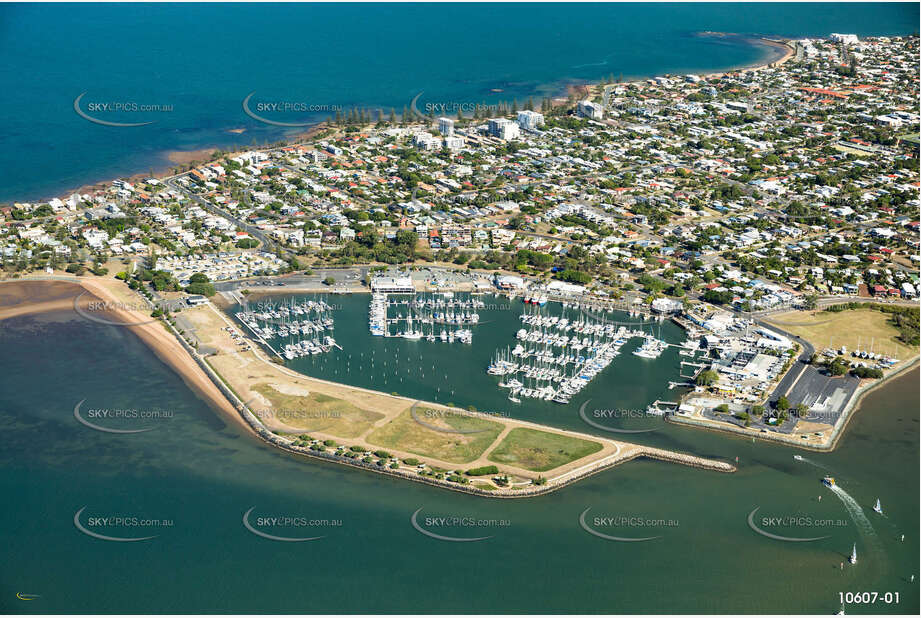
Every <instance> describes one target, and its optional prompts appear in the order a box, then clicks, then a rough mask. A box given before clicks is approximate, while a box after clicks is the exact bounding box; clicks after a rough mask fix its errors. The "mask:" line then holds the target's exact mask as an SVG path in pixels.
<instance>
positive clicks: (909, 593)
mask: <svg viewBox="0 0 921 618" xmlns="http://www.w3.org/2000/svg"><path fill="white" fill-rule="evenodd" d="M345 325H346V322H345V321H340V323H339V326H338V327H337V339H338V340H339V341H340V342H347V341H348V339H349V337H348V336H347V335H346V333H345V330H346V328H345ZM484 326H488V325H484ZM355 328H356V330H358V331H360V332H362V333H366V332H367V331H366V328H367V327H366V322H365V321H364V320H362V321H361V322H359V323H357V324H356V326H355ZM663 330H664V329H663ZM355 337H356V338H358V337H359V335H358V334H356V335H355ZM484 341H485V340H484ZM388 343H391V342H388ZM403 343H409V342H403ZM486 343H487V344H490V343H491V342H486ZM476 346H477V339H476V337H475V339H474V345H473V346H472V347H474V348H475V347H476ZM453 347H455V346H445V349H446V350H450V349H451V348H453ZM0 349H2V350H3V351H4V353H3V354H2V355H0V423H2V426H3V428H4V440H3V448H2V450H0V491H2V492H3V495H4V496H5V500H4V507H5V508H3V509H0V530H2V532H0V536H2V541H3V545H4V550H5V551H4V564H3V567H2V570H0V611H4V612H7V613H9V612H35V613H45V612H77V613H80V612H83V613H115V612H154V613H159V612H220V611H225V612H227V611H230V612H283V613H287V612H382V613H388V612H420V613H427V612H434V613H440V612H454V613H472V612H509V613H517V612H587V613H594V612H637V613H655V612H718V613H722V612H739V613H762V612H793V613H800V612H809V613H819V614H823V613H824V614H828V613H832V612H834V611H837V609H838V608H839V604H838V600H837V599H838V593H839V591H855V592H856V591H878V592H886V591H893V592H895V591H898V592H899V593H900V601H901V603H900V604H899V605H897V606H896V605H889V606H885V605H879V604H878V605H875V606H873V607H872V608H869V611H872V612H874V613H894V612H899V613H910V614H916V613H917V612H918V595H917V587H916V585H917V584H914V585H910V584H909V583H908V581H907V577H908V576H909V575H910V574H912V573H914V574H917V572H918V558H917V556H918V528H917V521H918V516H919V512H918V500H917V486H918V476H917V474H918V472H917V461H918V395H917V393H918V391H917V385H918V372H917V371H914V372H912V373H910V374H909V375H907V376H906V377H905V378H902V379H899V380H897V381H895V382H893V383H892V384H890V385H889V386H887V387H886V388H885V389H883V390H881V391H878V392H876V393H875V394H872V395H871V396H869V397H868V398H867V399H866V401H865V402H864V405H863V408H862V410H861V411H860V412H859V414H858V415H857V417H856V418H855V419H854V420H853V421H852V424H851V426H850V427H849V429H848V432H847V434H846V435H845V437H844V439H843V440H842V442H841V445H840V447H839V448H838V450H837V451H835V452H834V453H831V454H825V455H807V457H808V458H809V459H810V460H812V461H814V462H816V463H817V464H819V465H821V466H824V467H825V468H819V467H816V466H813V465H810V464H808V463H799V462H795V461H794V460H793V459H792V455H793V453H794V451H793V450H792V449H789V448H786V447H780V446H771V445H767V444H761V443H757V444H751V443H748V442H745V441H742V440H738V439H734V438H728V437H724V436H718V435H714V434H710V433H706V432H701V431H696V430H691V429H687V428H682V427H673V426H664V427H663V428H662V429H661V430H660V431H658V432H654V433H652V434H646V436H647V437H646V438H644V439H648V440H653V441H655V442H656V443H657V444H664V445H673V446H675V447H676V448H683V449H687V450H689V451H693V452H697V453H702V454H711V455H715V456H720V457H726V458H728V457H734V456H735V455H738V456H739V457H740V469H739V472H738V473H736V474H733V475H722V474H715V473H709V472H703V471H699V470H693V469H688V468H683V467H680V466H675V465H670V464H664V463H658V462H649V461H636V462H632V463H630V464H627V465H625V466H621V467H618V468H615V469H613V470H609V471H606V472H604V473H601V474H598V475H596V476H593V477H591V478H589V479H587V480H585V481H582V482H580V483H577V484H576V485H573V486H571V487H568V488H565V489H563V490H561V491H559V492H556V493H554V494H551V495H548V496H544V497H540V498H537V499H533V500H514V501H493V500H485V499H479V498H475V497H473V496H467V495H460V494H453V493H450V492H446V491H443V490H439V489H435V488H430V487H427V486H422V485H416V484H411V483H407V482H401V481H398V480H395V479H389V478H384V477H379V476H378V475H374V474H371V473H366V472H362V471H357V470H350V469H344V468H341V467H338V466H335V465H331V464H323V463H318V462H314V461H306V460H299V459H297V458H295V457H292V456H288V455H286V454H282V453H280V452H278V451H276V450H273V449H271V448H269V447H267V446H265V445H263V444H262V443H259V442H256V441H255V440H253V439H251V438H249V437H247V436H245V435H241V434H240V433H239V432H238V430H237V429H235V428H234V427H232V426H230V425H228V424H227V423H226V422H225V421H223V420H222V419H221V418H219V417H218V416H217V415H216V414H215V413H214V412H212V411H211V410H210V409H209V408H208V407H207V406H206V405H205V404H204V403H203V402H202V401H201V400H199V399H198V398H197V397H196V396H195V395H194V394H193V393H191V392H190V391H189V390H188V389H187V388H186V387H185V385H184V384H183V382H182V381H181V380H180V379H179V377H178V376H176V375H175V374H174V373H172V372H171V371H170V370H169V369H168V368H167V367H166V366H165V365H163V364H162V363H161V362H160V361H159V360H158V359H157V358H156V357H155V356H153V355H152V354H151V353H150V352H149V351H148V350H147V349H146V348H145V347H144V346H143V344H142V343H141V342H140V341H139V340H138V339H137V338H136V337H134V336H133V335H131V334H130V333H128V332H127V331H125V330H124V329H120V328H117V327H107V326H102V325H98V324H95V323H88V322H85V321H82V320H79V319H75V318H74V315H73V314H71V313H67V314H61V315H55V314H49V315H46V316H43V317H41V318H20V319H14V320H8V321H4V322H3V330H2V331H0ZM346 350H348V347H346ZM666 364H667V363H666ZM612 368H613V367H612ZM480 371H481V368H477V372H480ZM475 378H476V376H475V375H471V383H470V388H469V390H467V388H466V386H461V387H458V388H456V389H455V390H463V393H456V395H458V396H457V399H458V403H466V401H462V400H461V397H460V396H459V395H464V399H467V396H469V397H470V398H471V399H472V398H473V397H474V395H476V396H479V395H480V393H479V391H483V392H484V393H485V392H486V391H485V389H483V388H481V387H480V386H478V382H476V381H475V380H474V379H475ZM484 378H486V376H485V375H484ZM598 380H602V381H603V383H604V384H607V385H608V386H607V387H605V388H611V389H616V388H618V387H617V385H616V384H615V381H614V380H613V379H612V380H608V377H607V376H605V375H602V376H600V377H599V378H598ZM625 381H626V380H625ZM458 382H459V383H461V384H464V381H463V380H458ZM651 383H652V381H650V380H647V379H646V378H645V377H643V376H641V375H638V374H636V373H634V374H631V375H630V378H629V384H630V385H635V386H636V387H637V388H640V389H643V388H646V389H648V390H646V391H645V392H647V393H649V394H653V395H654V394H655V388H654V387H652V386H651ZM419 388H420V389H421V388H422V386H419ZM620 388H623V389H625V390H629V387H627V386H621V387H620ZM482 396H483V397H486V395H485V394H483V395H482ZM84 399H85V402H84V405H83V407H82V410H83V412H84V414H87V413H89V411H90V410H94V409H101V408H109V409H115V408H121V409H138V410H152V409H158V410H166V411H170V412H171V413H172V417H171V418H167V419H155V420H154V419H146V420H143V421H142V420H131V419H128V420H122V421H118V422H116V421H111V424H108V423H110V421H106V420H100V421H99V422H100V423H102V424H108V426H110V427H122V428H125V427H149V428H152V431H149V432H146V433H141V434H134V435H115V434H107V433H100V432H96V431H93V430H92V429H89V428H87V427H85V426H83V425H81V424H79V423H78V422H77V421H76V420H75V419H74V416H73V408H74V405H75V404H76V403H77V402H79V401H81V400H84ZM483 403H484V407H485V403H487V402H485V401H484V402H483ZM556 408H559V407H556ZM519 413H520V414H524V412H519ZM530 413H531V414H533V415H534V418H542V420H544V421H545V422H554V421H559V422H558V423H557V422H554V424H558V425H559V426H566V425H567V423H569V422H573V421H572V420H571V419H570V420H565V419H566V418H567V417H566V415H565V414H566V413H565V412H564V411H561V410H559V409H557V410H556V411H555V412H554V413H553V414H556V415H557V416H556V418H555V419H551V418H550V417H549V415H550V412H547V413H546V418H544V417H543V416H542V415H543V413H540V412H539V411H534V412H530ZM637 422H642V421H641V420H640V421H637ZM574 426H575V425H574ZM579 428H580V429H581V430H583V431H590V428H585V427H581V426H580V427H579ZM826 468H827V469H828V470H829V471H830V472H831V473H832V474H833V475H834V476H836V477H837V478H838V479H839V483H840V484H841V486H842V487H843V488H844V489H845V490H846V491H847V492H848V494H849V495H851V496H853V498H854V499H855V500H856V501H857V502H858V503H859V504H860V505H862V506H863V507H864V509H865V513H866V515H867V517H868V518H869V521H870V522H871V526H872V529H859V528H858V526H856V525H855V524H854V521H853V520H852V519H851V517H850V516H849V514H848V512H847V510H846V509H845V506H844V504H843V503H842V502H841V501H840V500H838V499H837V498H836V497H835V496H834V495H833V494H831V493H830V492H828V491H827V490H825V489H823V488H822V487H821V485H820V484H819V478H820V477H821V476H822V475H823V474H826V473H827V472H826ZM819 495H823V500H822V501H821V502H818V501H817V498H818V496H819ZM876 497H880V498H881V499H882V501H883V504H884V505H885V508H886V513H887V514H886V516H885V517H884V518H882V517H879V516H877V515H875V514H873V513H872V512H871V511H870V510H869V507H870V505H871V504H872V503H873V501H874V500H875V498H876ZM83 507H86V509H85V511H84V512H83V514H82V516H81V518H80V520H79V521H80V522H81V524H82V525H83V526H84V527H88V528H89V529H91V530H95V531H98V532H106V533H108V534H110V535H113V536H125V537H136V536H141V535H145V536H146V535H149V534H152V535H157V536H156V538H154V539H151V540H148V541H143V542H132V543H117V542H106V541H101V540H98V539H95V538H91V537H89V536H86V535H85V534H82V533H81V532H80V531H78V530H77V529H76V527H75V526H74V522H73V518H74V514H75V513H76V512H77V511H78V510H79V509H81V508H83ZM755 507H760V509H761V510H760V511H759V517H760V516H762V515H766V516H774V517H781V516H782V517H789V516H796V515H799V516H808V517H813V518H816V519H830V520H833V521H839V520H840V521H843V522H844V523H843V525H840V526H832V525H823V526H821V527H820V528H807V527H805V526H803V525H790V523H789V522H788V523H787V524H786V525H773V524H762V526H763V527H764V528H765V529H766V530H769V531H771V532H773V533H775V534H782V535H789V536H800V537H806V536H817V535H818V534H816V533H815V531H816V530H818V531H819V532H820V533H821V534H822V535H829V538H827V539H825V540H822V541H818V542H809V543H784V542H779V541H775V540H771V539H768V538H765V537H762V536H759V535H757V534H755V533H754V532H753V531H752V530H751V529H750V528H749V527H748V524H747V522H746V518H747V516H748V514H749V513H750V512H751V510H752V509H754V508H755ZM250 508H254V511H253V517H254V518H255V517H257V516H258V517H269V516H272V517H282V516H288V517H292V518H294V517H304V518H305V519H308V520H312V519H318V520H337V521H339V522H341V525H339V526H332V525H326V526H322V525H319V524H316V525H312V526H292V525H287V526H279V527H273V526H271V525H270V524H268V523H263V524H259V523H258V521H257V520H256V519H251V521H252V522H255V523H256V525H257V527H259V529H261V530H263V531H266V532H270V533H275V534H277V535H287V536H325V538H323V539H321V540H318V541H311V542H305V543H285V542H274V541H270V540H266V539H263V538H259V537H257V536H255V535H253V534H251V533H250V532H248V531H247V530H246V529H245V528H244V526H243V524H242V516H243V513H244V512H246V511H247V510H248V509H250ZM420 508H421V509H422V511H421V513H420V518H421V519H420V522H421V525H422V526H423V527H424V528H425V529H427V530H429V531H432V532H436V533H441V534H443V535H453V536H458V537H478V536H490V535H491V536H492V538H490V539H487V540H484V541H479V542H465V543H457V542H444V541H438V540H435V539H433V538H430V537H427V536H424V535H422V534H420V533H419V532H417V531H416V530H414V529H413V527H412V526H411V524H410V516H411V515H412V513H413V512H414V511H416V510H417V509H420ZM586 508H590V509H591V511H590V513H589V515H588V519H587V521H588V524H589V526H590V527H593V528H594V529H596V530H597V531H600V532H602V533H607V534H610V535H617V536H632V537H645V536H659V537H661V538H659V539H656V540H653V541H648V542H631V543H622V542H614V541H608V540H604V539H601V538H598V537H595V536H593V535H591V534H589V533H587V532H586V531H585V530H583V529H582V528H581V527H580V526H579V523H578V518H579V515H580V514H581V513H582V512H583V511H585V509H586ZM871 515H872V517H870V516H871ZM105 516H121V517H124V518H126V520H127V519H130V518H131V517H139V518H150V519H158V520H167V521H168V522H169V523H171V524H172V525H169V526H161V527H158V528H151V527H137V526H129V525H116V526H109V527H103V526H99V525H95V526H94V525H93V521H94V520H93V519H92V518H96V517H105ZM625 516H633V517H639V518H642V520H643V522H645V523H644V525H642V526H640V525H636V520H634V525H630V522H619V523H618V525H612V526H609V525H606V522H603V521H601V520H595V517H625ZM430 517H459V518H473V519H475V520H504V521H505V522H507V523H508V525H505V526H499V525H489V524H488V522H487V523H484V522H480V521H477V522H474V523H476V524H481V525H473V526H467V525H451V526H439V525H438V523H437V522H433V521H431V520H428V519H427V518H430ZM657 520H666V521H667V522H668V525H665V524H663V523H661V522H658V521H657ZM650 522H652V523H650ZM314 523H315V522H314ZM759 523H761V521H760V519H759ZM902 533H904V534H905V535H906V539H905V541H904V542H900V541H899V535H900V534H902ZM854 542H856V543H857V545H858V551H859V553H860V560H859V563H858V565H857V566H856V567H848V568H845V569H844V570H843V571H842V570H840V569H839V568H838V566H839V564H840V562H841V561H842V560H844V557H845V555H846V554H847V552H848V551H849V550H850V547H851V544H852V543H854ZM17 592H19V593H30V594H36V595H40V596H39V598H38V599H36V600H34V601H20V600H17V599H16V596H15V595H16V593H17ZM867 611H868V608H861V607H858V606H851V605H849V606H848V607H847V612H848V613H862V612H863V613H865V612H867Z"/></svg>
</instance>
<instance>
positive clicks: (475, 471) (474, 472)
mask: <svg viewBox="0 0 921 618" xmlns="http://www.w3.org/2000/svg"><path fill="white" fill-rule="evenodd" d="M464 474H466V475H467V476H486V475H487V474H499V468H498V467H496V466H481V467H479V468H470V469H469V470H467V471H466V472H465V473H464Z"/></svg>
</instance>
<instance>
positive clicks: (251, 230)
mask: <svg viewBox="0 0 921 618" xmlns="http://www.w3.org/2000/svg"><path fill="white" fill-rule="evenodd" d="M188 175H189V173H188V172H186V173H185V174H180V175H178V176H173V177H172V178H170V179H168V180H165V181H164V184H166V186H168V187H169V188H171V189H174V190H176V191H179V192H180V193H182V194H183V195H185V196H186V197H189V198H191V199H192V200H193V201H195V202H196V203H197V204H198V205H199V206H201V207H202V208H203V209H204V210H207V211H208V212H210V213H211V214H213V215H217V216H219V217H224V218H225V219H228V220H230V221H232V222H233V223H234V224H236V225H237V227H239V228H240V229H242V230H245V231H246V232H247V233H248V234H249V235H250V236H252V237H253V238H255V239H256V240H258V241H259V242H260V243H262V246H263V248H264V249H265V250H266V251H269V252H272V253H274V252H276V251H278V252H279V253H280V254H281V257H282V258H283V259H286V260H288V259H291V258H292V257H294V255H295V254H294V253H293V252H292V251H290V250H288V249H285V248H284V247H282V246H281V245H278V244H276V243H275V241H273V240H272V239H271V238H269V237H268V236H267V235H266V234H265V233H264V232H263V231H262V230H260V229H259V228H258V227H256V226H255V225H251V224H249V223H247V222H246V221H243V220H241V219H239V218H238V217H237V216H236V215H234V214H232V213H230V212H228V211H226V210H223V209H221V208H218V207H217V206H215V205H214V204H212V203H211V202H209V201H208V200H206V199H204V198H203V197H201V196H199V195H196V194H195V193H193V192H192V191H189V190H188V189H186V188H185V187H183V186H182V185H180V184H178V183H177V182H176V181H177V180H178V179H179V178H183V177H187V176H188Z"/></svg>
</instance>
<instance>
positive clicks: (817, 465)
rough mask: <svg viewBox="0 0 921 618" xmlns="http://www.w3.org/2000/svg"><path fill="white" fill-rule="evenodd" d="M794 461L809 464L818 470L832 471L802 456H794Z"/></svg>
mask: <svg viewBox="0 0 921 618" xmlns="http://www.w3.org/2000/svg"><path fill="white" fill-rule="evenodd" d="M793 459H795V460H796V461H802V462H805V463H807V464H809V465H811V466H815V467H816V468H822V469H823V470H828V471H831V468H829V467H828V466H824V465H822V464H820V463H819V462H817V461H812V460H811V459H807V458H805V457H803V456H802V455H794V456H793Z"/></svg>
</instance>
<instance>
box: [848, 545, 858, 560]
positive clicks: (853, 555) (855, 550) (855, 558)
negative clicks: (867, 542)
mask: <svg viewBox="0 0 921 618" xmlns="http://www.w3.org/2000/svg"><path fill="white" fill-rule="evenodd" d="M847 561H848V562H850V563H851V564H857V543H854V548H853V549H851V556H850V558H848V559H847Z"/></svg>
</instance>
